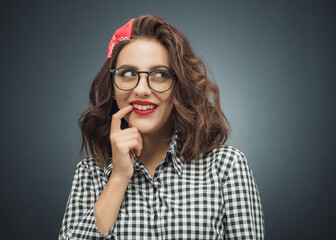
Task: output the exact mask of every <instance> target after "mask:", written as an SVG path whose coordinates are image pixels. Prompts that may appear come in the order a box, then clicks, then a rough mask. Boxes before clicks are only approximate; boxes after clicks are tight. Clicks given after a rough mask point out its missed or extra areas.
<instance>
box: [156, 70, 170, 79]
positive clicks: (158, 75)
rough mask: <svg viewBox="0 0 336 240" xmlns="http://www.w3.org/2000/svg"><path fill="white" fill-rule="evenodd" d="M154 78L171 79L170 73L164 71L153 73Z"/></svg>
mask: <svg viewBox="0 0 336 240" xmlns="http://www.w3.org/2000/svg"><path fill="white" fill-rule="evenodd" d="M154 77H156V78H171V74H170V72H166V71H157V72H155V73H154Z"/></svg>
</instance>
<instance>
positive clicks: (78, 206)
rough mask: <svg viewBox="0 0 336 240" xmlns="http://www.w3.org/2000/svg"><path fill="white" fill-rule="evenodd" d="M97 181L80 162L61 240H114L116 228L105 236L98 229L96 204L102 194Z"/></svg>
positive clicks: (69, 198) (61, 232) (66, 211)
mask: <svg viewBox="0 0 336 240" xmlns="http://www.w3.org/2000/svg"><path fill="white" fill-rule="evenodd" d="M95 181H97V180H96V179H95V178H94V176H93V174H92V172H91V171H90V170H89V169H88V168H87V167H86V166H85V165H84V164H83V163H82V162H80V163H79V164H78V165H77V168H76V172H75V175H74V178H73V181H72V187H71V191H70V195H69V197H68V201H67V204H66V209H65V214H64V217H63V221H62V227H61V230H60V233H59V238H58V239H59V240H75V239H81V240H83V239H114V235H113V233H112V232H113V228H114V226H112V228H111V229H110V231H109V232H107V233H105V234H101V233H100V232H99V231H98V229H97V227H96V218H95V213H94V203H95V202H96V200H97V198H98V197H99V194H100V193H99V187H98V184H97V183H96V182H95Z"/></svg>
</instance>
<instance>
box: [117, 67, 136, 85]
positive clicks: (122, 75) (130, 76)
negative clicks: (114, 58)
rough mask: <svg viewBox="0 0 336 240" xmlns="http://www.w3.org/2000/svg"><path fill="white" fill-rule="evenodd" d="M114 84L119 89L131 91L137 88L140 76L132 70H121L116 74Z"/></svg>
mask: <svg viewBox="0 0 336 240" xmlns="http://www.w3.org/2000/svg"><path fill="white" fill-rule="evenodd" d="M114 82H115V84H116V85H117V87H118V88H120V89H123V90H130V89H132V88H134V87H135V86H136V84H137V82H138V74H137V72H136V71H134V70H132V69H124V68H120V69H117V70H116V71H115V72H114Z"/></svg>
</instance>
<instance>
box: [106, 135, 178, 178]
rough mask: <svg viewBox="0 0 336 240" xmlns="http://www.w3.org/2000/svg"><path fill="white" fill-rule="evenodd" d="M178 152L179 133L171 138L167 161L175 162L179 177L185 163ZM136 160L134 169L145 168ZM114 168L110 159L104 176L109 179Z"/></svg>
mask: <svg viewBox="0 0 336 240" xmlns="http://www.w3.org/2000/svg"><path fill="white" fill-rule="evenodd" d="M177 150H178V132H177V131H175V133H174V135H173V136H172V138H171V141H170V144H169V147H168V150H167V154H166V157H165V160H166V161H168V160H169V157H170V158H171V160H172V162H173V166H174V168H175V170H176V171H177V173H178V174H179V175H181V174H182V170H183V163H182V161H181V159H180V158H179V157H178V156H177V154H176V152H177ZM134 160H135V161H134V168H135V169H137V170H139V169H141V168H144V166H143V164H141V163H140V161H139V160H138V159H137V158H135V159H134ZM112 167H113V163H112V158H110V163H109V165H107V166H105V168H104V175H105V176H106V177H108V178H109V177H110V174H111V172H112Z"/></svg>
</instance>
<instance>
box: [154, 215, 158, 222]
mask: <svg viewBox="0 0 336 240" xmlns="http://www.w3.org/2000/svg"><path fill="white" fill-rule="evenodd" d="M157 219H158V216H157V215H156V214H155V215H154V221H155V222H156V221H157Z"/></svg>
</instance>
